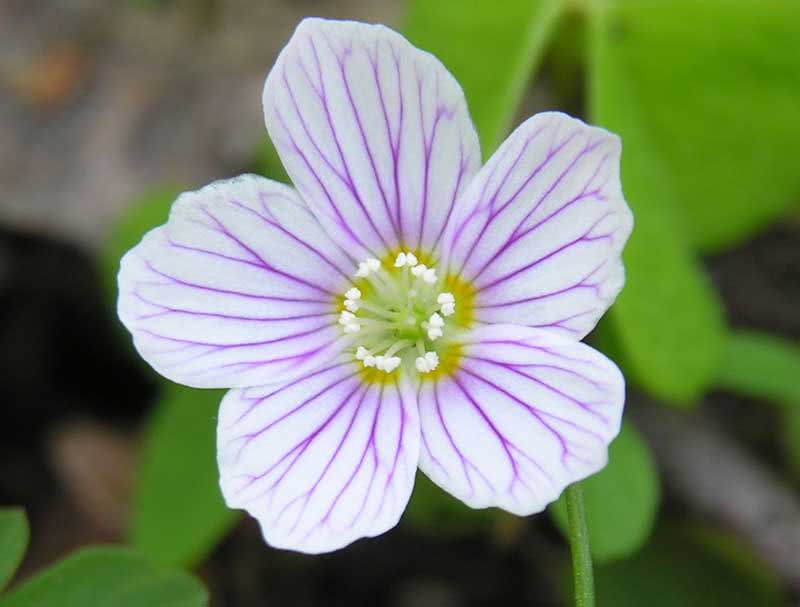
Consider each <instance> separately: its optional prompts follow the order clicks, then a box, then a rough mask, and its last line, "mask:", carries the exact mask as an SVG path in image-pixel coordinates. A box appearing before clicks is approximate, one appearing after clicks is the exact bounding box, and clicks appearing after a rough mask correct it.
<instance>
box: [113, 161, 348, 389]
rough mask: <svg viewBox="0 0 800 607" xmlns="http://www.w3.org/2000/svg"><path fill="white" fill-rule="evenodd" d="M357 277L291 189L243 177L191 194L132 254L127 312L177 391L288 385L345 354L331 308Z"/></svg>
mask: <svg viewBox="0 0 800 607" xmlns="http://www.w3.org/2000/svg"><path fill="white" fill-rule="evenodd" d="M353 267H354V262H353V260H351V259H350V258H348V257H347V256H346V255H345V254H344V253H343V252H342V251H341V250H339V249H338V247H336V245H334V244H333V243H332V242H331V241H330V240H329V239H328V238H327V236H325V233H324V231H323V229H322V227H321V226H320V225H319V224H318V223H317V221H316V219H315V218H314V216H313V215H312V214H311V213H310V212H309V211H308V209H306V208H305V207H304V206H303V204H302V202H301V201H300V199H299V198H298V196H297V194H296V193H295V192H294V190H292V189H291V188H289V187H286V186H284V185H282V184H279V183H276V182H273V181H269V180H268V179H264V178H262V177H256V176H254V175H245V176H242V177H239V178H236V179H231V180H228V181H219V182H216V183H213V184H211V185H209V186H207V187H205V188H203V189H201V190H198V191H197V192H190V193H186V194H182V195H181V196H180V197H179V198H178V200H177V201H176V202H175V204H174V205H173V207H172V211H171V212H170V216H169V220H168V222H167V224H166V225H163V226H161V227H159V228H156V229H155V230H153V231H151V232H149V233H148V234H147V235H146V236H145V237H144V239H143V240H142V242H141V243H139V244H138V245H137V246H136V247H134V248H133V249H131V251H129V252H128V253H127V254H126V255H125V257H124V258H123V259H122V263H121V268H120V272H119V301H118V313H119V317H120V319H121V320H122V322H123V323H124V324H125V326H126V327H127V328H128V330H129V331H130V332H131V333H132V334H133V338H134V343H135V345H136V348H137V349H138V350H139V353H140V354H141V355H142V357H143V358H144V359H145V360H147V362H149V363H150V364H151V365H152V366H153V367H154V368H155V369H156V370H157V371H158V372H159V373H161V374H162V375H164V376H165V377H168V378H169V379H171V380H173V381H176V382H179V383H182V384H186V385H189V386H196V387H202V388H208V387H244V386H253V385H261V384H266V383H270V382H277V381H284V380H286V379H289V378H291V377H297V376H298V375H299V374H301V373H303V372H304V371H305V370H307V369H309V368H312V367H316V366H318V365H320V364H322V363H324V362H325V361H326V360H330V359H331V358H332V357H334V356H335V355H336V354H338V353H339V352H340V351H341V349H342V347H343V344H344V343H345V342H346V340H345V338H344V337H342V336H341V332H340V331H339V329H338V328H337V326H336V305H335V302H334V298H335V296H336V295H339V294H341V293H343V292H344V289H345V288H346V285H347V284H348V278H347V273H348V272H352V269H353Z"/></svg>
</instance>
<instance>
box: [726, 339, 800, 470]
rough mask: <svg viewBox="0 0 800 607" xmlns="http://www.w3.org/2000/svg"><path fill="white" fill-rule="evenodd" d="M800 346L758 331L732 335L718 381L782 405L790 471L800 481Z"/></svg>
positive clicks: (782, 427) (783, 430)
mask: <svg viewBox="0 0 800 607" xmlns="http://www.w3.org/2000/svg"><path fill="white" fill-rule="evenodd" d="M798 378H800V345H797V344H795V343H793V342H790V341H787V340H785V339H781V338H780V337H776V336H774V335H767V334H764V333H759V332H757V331H734V332H732V333H731V334H730V335H729V336H728V340H727V347H726V348H725V357H724V359H723V365H722V367H721V369H720V372H719V377H718V378H717V381H718V383H719V386H720V387H721V388H724V389H726V390H730V391H732V392H736V393H739V394H746V395H748V396H753V397H755V398H760V399H765V400H769V401H771V402H773V403H775V404H776V405H780V406H782V409H781V411H780V414H781V415H782V416H783V422H784V423H783V424H782V426H781V432H782V438H783V443H784V446H785V451H786V456H787V458H788V464H789V469H790V470H791V472H792V474H793V475H794V476H795V477H796V478H798V479H800V381H798Z"/></svg>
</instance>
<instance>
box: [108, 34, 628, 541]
mask: <svg viewBox="0 0 800 607" xmlns="http://www.w3.org/2000/svg"><path fill="white" fill-rule="evenodd" d="M264 114H265V118H266V124H267V129H268V131H269V134H270V136H271V138H272V140H273V142H274V143H275V146H276V148H277V150H278V153H279V154H280V157H281V159H282V161H283V163H284V165H285V167H286V170H287V172H288V173H289V175H290V176H291V178H292V181H293V183H294V188H292V187H289V186H286V185H283V184H280V183H276V182H274V181H270V180H268V179H264V178H262V177H257V176H254V175H243V176H241V177H237V178H235V179H230V180H226V181H218V182H215V183H213V184H211V185H209V186H207V187H205V188H202V189H201V190H198V191H196V192H190V193H186V194H183V195H182V196H180V197H179V198H178V200H177V201H176V202H175V204H174V205H173V207H172V211H171V214H170V217H169V220H168V222H167V223H166V224H165V225H163V226H161V227H159V228H156V229H154V230H153V231H151V232H150V233H148V234H147V235H146V236H145V237H144V239H143V240H142V242H141V243H140V244H139V245H137V246H136V247H135V248H134V249H133V250H131V251H130V252H129V253H128V254H127V255H126V256H125V257H124V259H123V260H122V265H121V270H120V274H119V288H120V295H119V316H120V318H121V319H122V321H123V322H124V324H125V325H126V326H127V327H128V329H129V330H130V332H131V333H132V334H133V337H134V341H135V344H136V347H137V349H138V351H139V352H140V353H141V355H142V356H143V357H144V358H145V359H146V360H147V361H148V362H149V363H150V364H151V365H152V366H153V367H154V368H155V369H156V370H157V371H159V372H160V373H161V374H163V375H164V376H166V377H168V378H169V379H171V380H173V381H176V382H180V383H182V384H186V385H189V386H196V387H206V388H211V387H226V388H231V390H230V391H229V392H228V393H227V395H226V396H225V398H224V400H223V401H222V405H221V410H220V414H219V421H218V445H217V446H218V461H219V468H220V475H221V481H220V482H221V486H222V492H223V494H224V497H225V500H226V501H227V503H228V505H229V506H231V507H235V508H243V509H246V510H247V511H248V512H249V513H250V514H252V515H253V516H254V517H256V518H257V519H258V520H259V522H260V523H261V527H262V529H263V533H264V536H265V538H266V541H267V542H268V543H269V544H271V545H273V546H278V547H282V548H290V549H294V550H300V551H304V552H311V553H316V552H325V551H330V550H334V549H336V548H340V547H342V546H345V545H347V544H349V543H350V542H352V541H354V540H356V539H358V538H361V537H365V536H375V535H378V534H380V533H383V532H385V531H387V530H388V529H390V528H391V527H393V526H394V525H395V524H396V523H397V521H398V519H399V517H400V515H401V513H402V511H403V509H404V508H405V506H406V503H407V502H408V499H409V495H410V493H411V489H412V486H413V483H414V477H415V474H416V470H417V468H418V467H419V469H421V470H422V471H423V472H424V473H425V474H427V475H428V476H429V477H430V478H431V479H432V480H433V481H434V482H435V483H437V484H438V485H439V486H441V487H442V488H443V489H445V490H446V491H448V492H450V493H451V494H453V495H454V496H456V497H457V498H459V499H460V500H462V501H464V502H465V503H466V504H468V505H469V506H472V507H474V508H484V507H488V506H497V507H500V508H503V509H505V510H508V511H510V512H513V513H516V514H520V515H526V514H531V513H534V512H538V511H540V510H542V509H543V508H544V507H545V506H546V505H547V504H548V503H549V502H551V501H552V500H554V499H555V498H556V497H558V495H559V494H560V493H561V491H562V490H563V489H564V488H565V487H566V486H567V485H568V484H570V483H572V482H574V481H576V480H579V479H581V478H584V477H586V476H588V475H590V474H592V473H594V472H596V471H597V470H599V469H600V468H602V467H603V466H604V465H605V463H606V460H607V447H608V444H609V442H610V441H611V440H612V439H613V438H614V436H616V434H617V432H618V431H619V426H620V418H621V415H622V407H623V402H624V382H623V378H622V376H621V374H620V372H619V370H618V369H617V367H616V366H615V365H614V364H613V363H612V362H611V361H609V360H608V359H607V358H605V357H604V356H603V355H602V354H600V353H599V352H596V351H595V350H593V349H591V348H590V347H588V346H586V345H585V344H583V343H581V341H580V340H581V339H582V338H583V337H584V336H585V335H586V334H587V333H588V332H589V331H590V330H591V329H592V328H593V327H594V326H595V324H596V323H597V321H598V319H599V318H600V316H601V315H602V314H603V313H604V312H605V310H606V309H607V308H608V306H609V305H610V304H611V302H612V301H613V300H614V298H615V297H616V295H617V293H618V292H619V290H620V289H621V288H622V285H623V282H624V272H623V266H622V261H621V250H622V247H623V245H624V244H625V241H626V239H627V238H628V235H629V233H630V231H631V227H632V218H631V213H630V211H629V209H628V207H627V206H626V204H625V201H624V199H623V196H622V192H621V188H620V182H619V157H620V143H619V139H618V138H617V137H616V136H614V135H611V134H609V133H608V132H606V131H604V130H602V129H598V128H592V127H589V126H587V125H585V124H584V123H583V122H581V121H579V120H576V119H574V118H570V117H569V116H566V115H564V114H560V113H542V114H538V115H536V116H534V117H532V118H530V119H529V120H527V121H526V122H524V123H523V124H522V125H521V126H519V128H517V129H516V130H515V131H514V132H513V133H512V134H511V136H510V137H509V138H508V139H507V140H506V141H505V142H504V143H503V144H502V145H501V146H500V148H499V149H498V150H497V152H496V153H495V154H494V155H493V156H492V157H491V158H490V159H489V161H488V162H487V163H486V164H485V165H484V166H483V167H482V168H481V166H480V161H481V151H480V148H479V144H478V138H477V136H476V133H475V130H474V127H473V125H472V122H471V120H470V117H469V114H468V111H467V106H466V102H465V100H464V95H463V93H462V91H461V88H460V87H459V85H458V83H457V82H456V81H455V80H454V79H453V77H452V76H451V75H450V74H449V73H448V72H447V70H446V69H445V68H444V67H443V66H442V64H441V63H440V62H439V61H438V60H436V59H435V58H434V57H433V56H431V55H430V54H428V53H425V52H423V51H420V50H418V49H416V48H414V47H413V46H411V45H410V44H409V43H408V42H407V41H406V40H405V39H404V38H403V37H401V36H400V35H398V34H397V33H395V32H393V31H391V30H389V29H387V28H385V27H382V26H377V25H366V24H361V23H355V22H335V21H325V20H320V19H307V20H305V21H303V22H302V23H301V24H300V25H299V27H298V28H297V30H296V32H295V34H294V36H293V37H292V39H291V40H290V41H289V43H288V45H287V46H286V47H285V48H284V49H283V51H282V52H281V54H280V56H279V58H278V60H277V63H276V64H275V66H274V68H273V69H272V71H271V73H270V74H269V76H268V78H267V81H266V85H265V88H264Z"/></svg>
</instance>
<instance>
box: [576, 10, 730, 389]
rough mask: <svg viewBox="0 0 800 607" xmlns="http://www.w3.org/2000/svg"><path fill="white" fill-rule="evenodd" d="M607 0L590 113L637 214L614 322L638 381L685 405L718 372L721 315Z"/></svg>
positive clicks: (593, 33)
mask: <svg viewBox="0 0 800 607" xmlns="http://www.w3.org/2000/svg"><path fill="white" fill-rule="evenodd" d="M605 6H606V5H605V4H604V3H597V4H596V5H595V7H596V8H595V10H593V11H592V12H591V16H590V18H591V21H590V24H589V25H590V27H589V32H590V34H589V36H590V38H589V52H590V86H589V105H590V114H591V117H592V120H593V121H594V122H597V123H598V124H600V125H602V126H604V127H606V128H608V129H610V130H611V131H614V132H616V133H618V134H620V135H621V137H622V144H623V155H622V183H623V189H624V191H625V195H626V199H627V200H628V203H629V204H630V206H631V208H632V209H633V214H634V219H635V222H636V225H635V226H634V229H633V234H632V235H631V239H630V241H629V242H628V245H627V247H626V249H625V254H624V260H625V270H626V275H627V279H626V286H625V289H624V290H623V291H622V294H621V295H620V297H619V299H618V300H617V302H616V304H615V306H614V307H613V308H612V313H611V322H612V323H613V326H614V329H615V331H616V333H617V334H618V341H619V344H620V346H621V348H622V349H623V352H624V354H625V363H626V364H625V366H626V371H627V372H628V374H629V375H630V376H631V377H632V378H633V379H634V380H635V381H636V383H638V384H640V385H641V386H642V387H644V388H645V389H647V390H648V391H649V392H651V393H652V394H653V395H655V396H657V397H659V398H662V399H664V400H667V401H670V402H674V403H690V402H691V401H692V400H693V399H696V398H697V397H698V396H700V395H701V394H702V393H703V392H704V391H705V390H706V389H707V388H708V387H709V385H710V383H711V381H712V380H713V377H714V374H715V373H716V369H717V365H718V363H719V358H720V355H721V351H722V340H723V335H724V333H723V327H724V323H723V314H722V311H721V307H720V302H719V300H718V297H717V295H716V293H715V292H714V290H713V289H712V287H711V285H710V283H709V281H708V280H707V277H706V276H705V275H704V273H703V271H702V269H701V267H700V265H699V263H698V260H697V259H696V258H695V257H694V254H693V253H692V250H691V248H690V240H689V235H688V234H687V230H686V229H685V227H684V226H683V225H682V223H681V213H680V209H679V208H678V207H677V203H676V200H677V199H678V198H679V196H680V194H679V191H678V190H677V189H676V187H675V185H674V183H673V182H674V180H675V178H676V176H675V173H674V171H673V170H671V167H670V166H668V165H667V164H665V163H664V162H663V161H662V160H661V158H660V156H659V155H658V152H657V150H658V146H659V144H660V142H659V141H658V140H656V139H655V135H654V134H653V133H652V132H651V131H650V130H649V129H648V125H649V124H650V120H651V116H650V114H649V112H648V110H647V107H646V106H642V105H639V97H638V93H639V89H638V87H637V83H636V81H635V79H633V78H632V77H631V75H630V73H629V71H628V70H627V69H626V58H627V56H626V53H625V51H624V48H625V47H623V46H622V45H621V43H620V39H625V37H626V36H627V35H628V33H627V32H628V31H629V30H628V29H626V28H624V27H622V28H621V26H620V24H619V22H618V15H617V13H616V12H614V11H613V10H609V11H606V10H604V7H605ZM648 6H652V7H656V6H660V5H659V3H650V4H648ZM682 18H683V17H682ZM621 47H622V49H623V50H621ZM640 51H641V49H640ZM641 52H642V53H643V54H644V51H641ZM654 65H658V64H654ZM675 128H676V129H677V128H678V127H677V126H675ZM682 134H684V133H683V132H682ZM686 135H687V136H689V135H690V134H686Z"/></svg>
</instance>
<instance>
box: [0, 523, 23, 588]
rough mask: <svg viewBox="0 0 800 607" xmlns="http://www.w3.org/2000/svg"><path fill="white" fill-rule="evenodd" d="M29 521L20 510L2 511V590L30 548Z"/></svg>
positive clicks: (0, 584)
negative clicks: (26, 550)
mask: <svg viewBox="0 0 800 607" xmlns="http://www.w3.org/2000/svg"><path fill="white" fill-rule="evenodd" d="M28 533H29V532H28V520H27V519H26V518H25V512H24V511H23V510H22V509H20V508H4V509H2V510H0V590H2V589H3V588H5V586H6V584H8V582H9V581H10V580H11V578H12V577H13V576H14V573H15V572H16V570H17V567H19V564H20V563H21V562H22V557H23V556H25V549H26V548H27V547H28Z"/></svg>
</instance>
